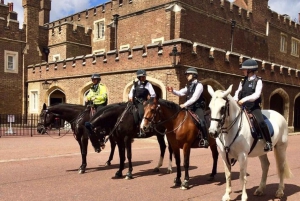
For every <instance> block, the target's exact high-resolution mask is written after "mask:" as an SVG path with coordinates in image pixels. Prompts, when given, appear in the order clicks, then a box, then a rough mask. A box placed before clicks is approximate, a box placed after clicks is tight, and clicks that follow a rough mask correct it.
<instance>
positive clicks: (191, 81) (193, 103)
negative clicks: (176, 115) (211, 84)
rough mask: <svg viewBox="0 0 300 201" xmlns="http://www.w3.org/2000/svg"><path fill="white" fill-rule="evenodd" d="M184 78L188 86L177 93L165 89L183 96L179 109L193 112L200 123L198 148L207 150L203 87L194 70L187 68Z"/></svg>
mask: <svg viewBox="0 0 300 201" xmlns="http://www.w3.org/2000/svg"><path fill="white" fill-rule="evenodd" d="M185 76H186V78H187V80H188V84H187V85H186V86H185V87H184V88H182V89H180V90H179V91H177V90H174V89H173V87H167V90H168V91H169V92H172V93H173V94H174V95H177V96H185V95H186V97H187V100H186V102H185V103H183V104H181V105H180V107H181V108H187V109H189V110H191V111H193V112H194V113H195V114H196V115H197V116H198V119H199V121H200V130H201V132H202V139H201V140H200V143H199V146H200V147H205V148H207V147H208V146H209V143H208V140H207V139H208V138H207V128H206V123H205V120H204V110H205V100H204V98H203V96H202V92H203V85H202V84H201V82H199V81H198V80H197V78H198V72H197V70H196V69H195V68H188V69H187V70H186V71H185Z"/></svg>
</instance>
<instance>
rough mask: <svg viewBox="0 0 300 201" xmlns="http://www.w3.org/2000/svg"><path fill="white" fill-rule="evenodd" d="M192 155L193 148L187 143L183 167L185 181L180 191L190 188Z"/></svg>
mask: <svg viewBox="0 0 300 201" xmlns="http://www.w3.org/2000/svg"><path fill="white" fill-rule="evenodd" d="M190 153H191V147H190V145H188V144H187V143H186V144H184V146H183V157H184V159H183V160H184V162H183V167H184V173H185V174H184V181H183V183H182V184H181V187H180V189H183V190H186V189H188V188H189V180H190V176H189V166H190Z"/></svg>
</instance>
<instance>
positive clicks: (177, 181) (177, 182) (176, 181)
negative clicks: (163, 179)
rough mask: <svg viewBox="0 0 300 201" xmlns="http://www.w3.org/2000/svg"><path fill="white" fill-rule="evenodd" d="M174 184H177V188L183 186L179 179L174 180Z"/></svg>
mask: <svg viewBox="0 0 300 201" xmlns="http://www.w3.org/2000/svg"><path fill="white" fill-rule="evenodd" d="M174 184H175V186H180V185H181V180H180V179H178V178H175V179H174Z"/></svg>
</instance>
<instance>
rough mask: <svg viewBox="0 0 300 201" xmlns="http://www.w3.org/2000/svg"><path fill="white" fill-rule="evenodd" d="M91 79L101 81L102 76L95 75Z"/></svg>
mask: <svg viewBox="0 0 300 201" xmlns="http://www.w3.org/2000/svg"><path fill="white" fill-rule="evenodd" d="M91 79H101V77H100V74H97V73H94V74H93V75H92V77H91Z"/></svg>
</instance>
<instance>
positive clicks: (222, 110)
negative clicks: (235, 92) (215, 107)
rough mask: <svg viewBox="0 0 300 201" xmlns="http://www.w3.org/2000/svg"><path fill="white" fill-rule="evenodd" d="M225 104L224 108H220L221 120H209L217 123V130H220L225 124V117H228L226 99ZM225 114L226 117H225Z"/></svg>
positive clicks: (227, 102)
mask: <svg viewBox="0 0 300 201" xmlns="http://www.w3.org/2000/svg"><path fill="white" fill-rule="evenodd" d="M225 100H226V103H225V106H223V107H222V108H221V118H219V119H217V118H210V120H211V121H216V122H218V128H222V127H223V125H224V124H225V119H226V117H227V116H229V101H228V99H225ZM226 113H227V115H226Z"/></svg>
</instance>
